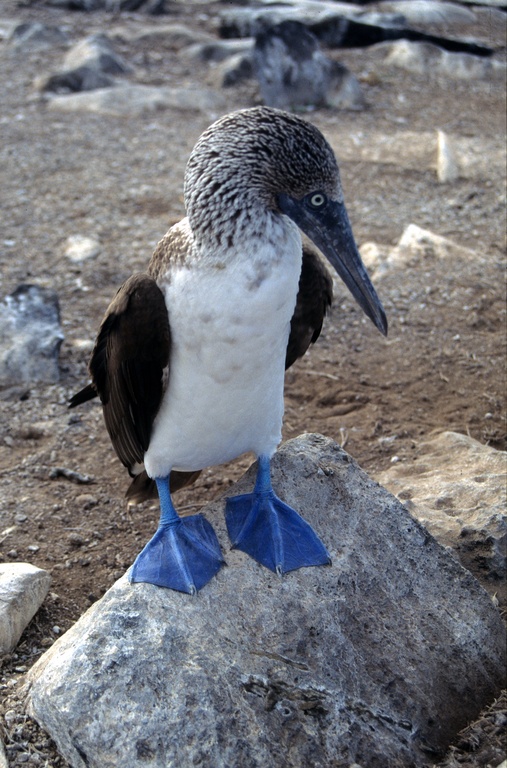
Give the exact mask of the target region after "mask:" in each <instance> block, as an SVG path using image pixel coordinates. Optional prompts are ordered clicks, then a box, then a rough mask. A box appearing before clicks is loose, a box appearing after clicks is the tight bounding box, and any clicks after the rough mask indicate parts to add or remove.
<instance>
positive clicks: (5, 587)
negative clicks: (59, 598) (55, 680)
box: [0, 563, 51, 656]
mask: <svg viewBox="0 0 507 768" xmlns="http://www.w3.org/2000/svg"><path fill="white" fill-rule="evenodd" d="M50 584H51V576H50V575H49V573H48V572H47V571H44V570H42V569H41V568H37V567H36V566H35V565H31V564H30V563H0V656H2V655H3V654H5V653H11V651H13V650H14V648H15V647H16V645H17V644H18V640H19V638H20V637H21V635H22V633H23V630H24V629H25V627H26V626H27V625H28V624H29V622H30V621H31V620H32V619H33V617H34V616H35V614H36V613H37V611H38V610H39V608H40V606H41V605H42V603H43V601H44V598H45V597H46V595H47V593H48V591H49V586H50Z"/></svg>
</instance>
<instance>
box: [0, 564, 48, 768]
mask: <svg viewBox="0 0 507 768" xmlns="http://www.w3.org/2000/svg"><path fill="white" fill-rule="evenodd" d="M50 584H51V576H50V575H49V573H48V572H47V571H44V570H42V568H37V567H36V566H35V565H30V563H0V656H2V655H3V654H5V653H11V651H13V650H14V648H15V647H16V645H17V643H18V640H19V638H20V637H21V635H22V633H23V630H24V629H25V627H26V626H27V625H28V623H29V622H30V621H31V620H32V619H33V617H34V616H35V614H36V613H37V611H38V610H39V608H40V606H41V604H42V602H43V601H44V598H45V597H46V595H47V593H48V591H49V586H50ZM0 765H1V762H0Z"/></svg>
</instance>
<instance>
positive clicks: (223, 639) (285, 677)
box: [27, 435, 505, 768]
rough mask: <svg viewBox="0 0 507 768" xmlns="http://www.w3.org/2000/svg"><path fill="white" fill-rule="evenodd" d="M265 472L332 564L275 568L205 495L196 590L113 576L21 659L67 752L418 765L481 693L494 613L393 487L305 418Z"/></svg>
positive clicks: (247, 482) (497, 646)
mask: <svg viewBox="0 0 507 768" xmlns="http://www.w3.org/2000/svg"><path fill="white" fill-rule="evenodd" d="M253 479H254V473H253V471H252V470H250V471H249V473H248V474H247V476H246V477H245V478H243V479H242V480H241V481H240V482H239V483H237V484H236V485H235V486H234V488H233V489H229V492H228V493H229V494H231V493H234V494H236V493H246V492H248V491H251V488H252V485H253ZM273 483H274V487H275V489H276V491H277V492H278V493H279V495H280V496H281V498H283V499H284V500H285V501H286V502H287V503H289V504H290V505H292V506H293V507H295V508H296V509H298V510H299V511H300V512H301V513H302V514H303V515H304V517H305V518H306V519H307V520H308V522H309V523H310V524H311V525H312V526H313V527H314V529H315V530H316V531H317V532H318V534H319V535H320V536H321V538H322V540H323V541H324V543H325V545H326V547H327V548H328V550H329V552H330V554H331V557H332V562H333V564H332V566H326V567H320V568H302V569H300V570H298V571H294V572H292V573H290V574H287V575H286V576H285V577H284V578H283V579H281V578H280V577H279V576H277V575H276V574H273V573H271V572H270V571H268V570H267V569H265V568H262V567H261V566H260V565H258V564H257V563H255V562H254V561H253V560H252V559H251V558H249V557H248V556H247V555H245V554H244V553H243V552H240V551H238V550H232V551H231V550H230V545H229V543H228V538H227V535H226V531H225V525H224V520H223V506H224V501H223V499H222V500H218V501H215V502H213V503H211V504H210V505H208V506H207V507H206V509H205V510H204V511H205V514H206V516H207V517H208V518H209V519H211V520H212V521H213V526H214V528H215V530H216V532H217V535H218V538H219V541H220V542H221V545H222V549H223V552H224V553H225V556H226V560H227V566H226V567H224V568H222V569H221V571H220V572H219V574H218V575H217V576H216V577H214V578H213V579H212V581H211V582H210V583H209V584H207V585H206V587H204V589H203V590H202V591H201V592H199V594H198V595H197V596H196V597H191V596H189V595H183V594H181V593H176V592H173V591H171V590H166V589H161V588H159V587H155V586H153V585H149V584H130V583H129V582H128V581H127V579H126V578H125V577H123V578H122V579H120V581H118V582H117V583H116V584H115V585H114V586H113V587H112V588H111V589H110V590H109V592H107V593H106V595H105V596H104V597H103V598H102V599H101V600H100V601H98V602H97V603H95V604H94V605H93V606H92V607H91V608H90V609H89V611H88V612H87V613H86V614H85V615H84V616H83V617H82V618H81V619H80V620H79V621H78V622H77V624H75V625H74V627H73V628H71V630H70V631H68V632H67V633H65V634H64V635H63V636H62V637H61V638H60V639H59V640H57V642H56V643H55V644H54V645H53V646H52V648H51V649H50V650H49V651H48V652H47V653H46V654H44V656H43V657H42V658H41V659H40V660H39V661H38V662H37V663H36V665H35V666H34V667H33V668H32V670H31V671H30V672H29V675H28V686H29V688H28V690H27V695H28V702H29V712H30V714H32V716H35V718H36V719H37V720H38V721H39V723H40V724H41V726H42V727H43V728H44V729H45V730H46V731H47V732H48V733H49V734H50V735H51V737H52V738H53V739H54V740H55V741H56V743H57V745H58V748H59V750H60V752H61V754H62V755H63V756H64V757H65V758H66V759H67V760H68V761H69V762H70V763H71V764H72V766H73V768H84V767H85V766H87V767H88V768H104V766H114V765H120V764H121V765H125V766H127V765H128V766H129V768H159V767H161V766H173V765H174V766H178V767H179V768H190V766H194V765H199V764H200V765H207V766H213V768H228V767H229V766H252V768H253V767H254V766H259V767H260V766H269V768H301V766H310V765H311V766H312V768H327V767H328V766H330V765H332V764H333V762H334V761H335V759H336V756H337V755H339V756H340V758H341V760H342V761H343V764H344V765H351V764H353V763H359V764H360V765H364V766H368V765H375V766H377V768H391V767H392V766H394V765H411V766H414V768H421V767H422V766H425V765H427V760H428V750H429V749H434V748H437V749H445V748H446V747H447V746H448V745H449V743H450V742H451V741H452V740H453V739H454V738H455V735H456V732H457V731H459V730H460V728H462V727H463V726H464V725H466V724H467V723H468V722H469V721H470V720H472V719H474V718H475V717H476V716H477V715H478V714H479V711H480V710H481V708H482V707H483V706H484V705H485V704H488V703H490V702H491V701H492V700H493V698H494V697H495V696H496V695H497V692H498V691H499V688H500V686H501V683H502V679H503V676H504V674H505V669H504V667H505V627H504V624H503V621H502V619H501V617H500V614H499V612H498V610H497V609H496V608H495V606H494V605H493V602H492V601H491V600H490V598H489V596H488V595H487V594H486V592H485V591H484V590H483V589H482V587H480V585H479V584H478V582H477V581H476V580H475V579H474V578H473V577H472V575H471V574H470V573H468V571H466V570H465V569H464V568H462V566H461V565H460V564H459V563H458V562H457V561H456V559H455V558H454V557H452V556H451V554H449V552H448V551H447V550H445V549H444V548H443V547H441V546H440V545H439V544H437V542H436V541H435V540H434V539H433V538H432V537H431V535H430V534H428V532H427V531H426V530H425V529H424V528H423V527H422V526H421V525H420V524H419V523H418V522H417V521H415V520H414V519H413V518H412V517H411V516H410V514H409V513H408V512H407V510H406V508H405V507H404V506H403V504H401V503H400V502H399V501H398V500H397V499H395V498H394V497H393V496H392V495H391V494H389V493H388V492H387V491H386V490H384V489H383V488H381V487H380V486H379V485H378V484H377V483H376V482H374V481H372V480H370V479H369V478H368V477H367V475H366V474H365V473H364V472H362V471H361V470H360V469H359V467H358V466H357V465H356V464H355V462H354V461H353V460H352V459H351V457H349V456H348V455H347V454H346V453H345V452H344V451H342V450H341V449H340V447H339V446H338V445H337V444H336V443H334V442H332V441H331V440H328V439H326V438H323V437H322V436H319V435H304V436H302V437H300V438H297V439H296V440H292V441H289V442H288V443H286V444H285V446H283V447H282V448H281V449H280V451H279V452H278V453H277V454H276V456H275V458H274V460H273Z"/></svg>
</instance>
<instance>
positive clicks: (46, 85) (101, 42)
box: [35, 34, 132, 93]
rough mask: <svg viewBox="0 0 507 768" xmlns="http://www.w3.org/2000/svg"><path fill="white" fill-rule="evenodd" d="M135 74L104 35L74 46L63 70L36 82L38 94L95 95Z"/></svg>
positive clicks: (97, 35)
mask: <svg viewBox="0 0 507 768" xmlns="http://www.w3.org/2000/svg"><path fill="white" fill-rule="evenodd" d="M131 71H132V68H131V67H130V66H129V65H128V64H127V63H126V62H125V61H124V60H123V59H122V58H121V56H118V54H116V53H115V51H114V49H113V46H112V43H111V41H110V40H109V38H108V37H107V36H106V35H104V34H95V35H91V36H90V37H87V38H85V39H84V40H81V41H80V42H79V43H77V45H74V46H73V47H72V48H71V49H70V51H69V52H68V53H67V55H66V56H65V58H64V61H63V64H62V69H61V70H60V71H59V72H56V73H53V74H51V75H45V76H43V77H39V78H37V79H36V81H35V86H36V88H37V89H38V90H40V91H43V92H49V93H71V92H78V91H93V90H95V89H97V88H106V87H108V86H113V85H114V83H115V80H114V78H115V77H116V76H118V75H124V74H127V73H129V72H131Z"/></svg>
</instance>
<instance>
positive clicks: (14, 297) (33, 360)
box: [0, 285, 63, 386]
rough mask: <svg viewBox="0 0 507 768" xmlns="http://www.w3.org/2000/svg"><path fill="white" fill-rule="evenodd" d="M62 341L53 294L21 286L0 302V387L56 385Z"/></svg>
mask: <svg viewBox="0 0 507 768" xmlns="http://www.w3.org/2000/svg"><path fill="white" fill-rule="evenodd" d="M62 341H63V332H62V328H61V325H60V307H59V303H58V296H57V295H56V293H55V292H54V291H52V290H51V289H49V288H43V287H41V286H38V285H20V286H19V287H18V288H16V290H15V291H14V293H12V294H10V295H9V296H7V297H6V298H5V299H4V301H3V302H2V303H0V384H1V385H3V386H9V385H14V384H19V383H20V382H26V383H30V384H32V383H33V382H34V381H41V382H45V383H55V382H57V381H58V379H59V377H60V370H59V366H58V356H59V351H60V346H61V344H62Z"/></svg>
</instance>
